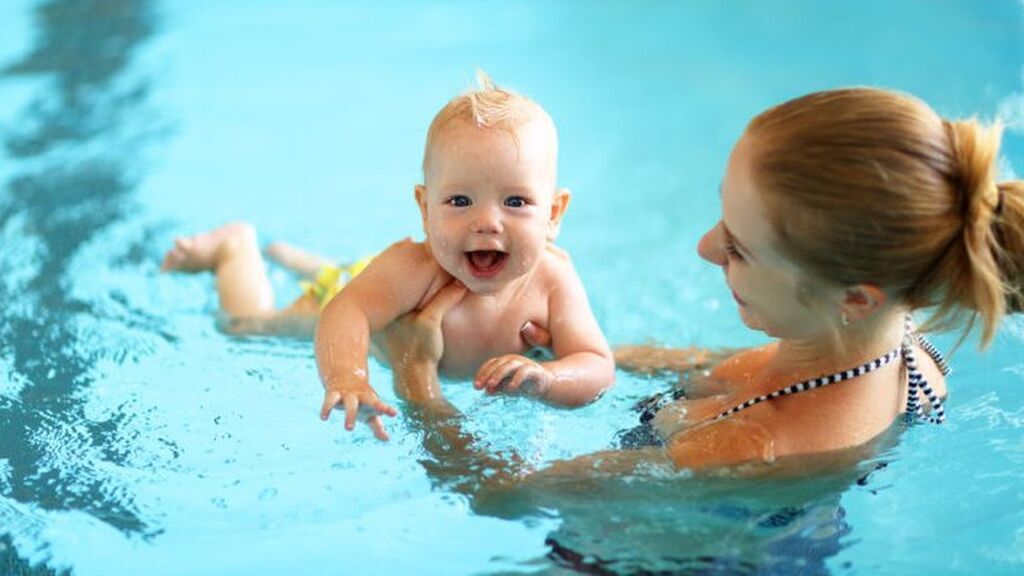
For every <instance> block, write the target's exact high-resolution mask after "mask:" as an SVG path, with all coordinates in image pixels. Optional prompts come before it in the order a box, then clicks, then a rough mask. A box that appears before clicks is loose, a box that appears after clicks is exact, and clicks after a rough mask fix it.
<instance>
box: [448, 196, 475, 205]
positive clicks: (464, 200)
mask: <svg viewBox="0 0 1024 576" xmlns="http://www.w3.org/2000/svg"><path fill="white" fill-rule="evenodd" d="M472 203H473V202H471V201H470V199H469V197H468V196H462V195H459V196H452V197H451V198H449V199H448V200H445V204H450V205H451V206H454V207H456V208H465V207H466V206H469V205H470V204H472Z"/></svg>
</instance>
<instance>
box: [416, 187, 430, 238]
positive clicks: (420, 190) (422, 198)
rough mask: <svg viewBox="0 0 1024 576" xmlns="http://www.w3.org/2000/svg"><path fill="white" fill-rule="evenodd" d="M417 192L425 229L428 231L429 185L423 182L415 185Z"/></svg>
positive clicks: (417, 201)
mask: <svg viewBox="0 0 1024 576" xmlns="http://www.w3.org/2000/svg"><path fill="white" fill-rule="evenodd" d="M413 190H414V191H415V193H416V205H417V206H419V207H420V216H422V217H423V231H424V232H426V231H427V187H426V186H424V185H423V184H417V185H415V186H413Z"/></svg>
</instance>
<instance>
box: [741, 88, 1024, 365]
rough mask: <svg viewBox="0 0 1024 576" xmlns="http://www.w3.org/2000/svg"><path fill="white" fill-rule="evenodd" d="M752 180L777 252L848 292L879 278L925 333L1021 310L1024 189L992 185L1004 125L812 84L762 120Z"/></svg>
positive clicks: (906, 99)
mask: <svg viewBox="0 0 1024 576" xmlns="http://www.w3.org/2000/svg"><path fill="white" fill-rule="evenodd" d="M747 134H748V136H749V137H750V138H751V140H752V141H753V142H755V148H754V149H755V153H754V154H755V159H754V161H753V162H754V179H755V182H757V184H758V186H759V188H760V189H761V190H762V191H763V193H764V195H765V197H764V199H765V203H766V205H767V207H768V211H769V218H770V219H771V221H772V226H773V229H774V231H775V232H776V234H777V236H778V237H779V239H780V243H781V248H782V249H783V251H784V252H786V253H787V254H789V255H790V256H791V257H793V258H794V260H796V261H797V262H801V263H803V264H804V265H805V266H806V267H807V268H808V269H809V271H811V272H812V273H813V274H814V275H815V276H817V277H819V278H823V279H828V280H830V281H832V282H836V283H838V284H839V285H841V286H854V285H857V284H861V283H873V284H876V285H878V286H879V287H881V288H883V289H884V290H885V291H886V292H888V293H889V294H890V295H891V296H892V297H894V298H896V299H897V301H899V302H903V303H905V304H906V305H908V306H909V307H910V308H911V309H916V308H923V307H934V310H933V313H932V316H931V320H930V322H929V323H928V325H927V327H930V328H948V327H952V326H954V325H957V324H960V323H961V321H964V320H966V326H967V328H966V329H967V330H969V329H970V327H971V326H973V325H974V323H975V321H976V320H980V321H981V327H982V331H981V342H982V345H986V344H988V343H989V341H991V339H992V337H993V335H994V334H995V330H996V327H997V326H998V324H999V321H1000V320H1001V318H1002V317H1003V315H1004V314H1005V313H1006V312H1007V311H1019V310H1021V308H1022V304H1024V299H1022V296H1021V285H1022V281H1024V183H1022V182H1019V181H1012V182H1003V183H999V184H997V183H996V160H997V157H998V151H999V141H1000V135H1001V129H1000V127H999V126H998V125H994V126H985V125H982V124H980V123H979V122H977V121H976V120H964V121H949V120H946V119H944V118H942V117H940V116H939V115H938V114H936V113H935V112H934V111H933V110H932V109H931V108H930V107H928V105H927V104H925V103H924V102H922V101H920V100H918V99H916V98H913V97H910V96H907V95H904V94H899V93H895V92H890V91H886V90H878V89H870V88H852V89H842V90H830V91H825V92H817V93H814V94H809V95H807V96H804V97H801V98H797V99H795V100H791V101H789V102H786V103H784V104H781V105H779V106H776V107H774V108H771V109H769V110H767V111H765V112H764V113H762V114H761V115H759V116H758V117H756V118H755V119H754V120H753V121H752V122H751V123H750V125H749V126H748V128H747Z"/></svg>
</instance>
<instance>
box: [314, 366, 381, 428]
mask: <svg viewBox="0 0 1024 576" xmlns="http://www.w3.org/2000/svg"><path fill="white" fill-rule="evenodd" d="M339 404H340V405H342V406H343V407H344V409H345V429H346V430H352V429H354V428H355V426H356V417H357V416H359V415H360V414H361V415H362V416H363V418H364V419H365V420H366V423H367V424H369V425H370V429H371V430H373V435H374V436H376V437H377V439H378V440H383V441H387V440H388V433H387V430H385V429H384V421H383V420H381V418H380V415H381V414H386V415H388V416H394V415H395V414H398V411H397V410H395V409H394V408H392V407H391V406H388V405H387V404H385V403H383V402H381V400H380V398H378V397H377V393H376V392H374V390H373V388H372V387H371V386H370V384H369V383H368V382H367V381H366V378H365V377H360V376H357V375H352V376H351V377H348V378H334V379H332V380H331V381H329V382H325V383H324V404H323V406H322V407H321V408H320V419H321V420H327V418H328V417H330V415H331V410H333V409H334V408H336V407H337V406H338V405H339Z"/></svg>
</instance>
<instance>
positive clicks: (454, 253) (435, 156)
mask: <svg viewBox="0 0 1024 576" xmlns="http://www.w3.org/2000/svg"><path fill="white" fill-rule="evenodd" d="M478 81H479V84H480V86H479V88H478V89H477V90H474V91H471V92H468V93H466V94H463V95H460V96H458V97H456V98H454V99H452V100H451V101H450V102H448V104H447V105H445V107H444V108H442V109H441V111H440V112H438V114H437V116H435V117H434V121H433V122H432V123H431V125H430V130H429V131H428V133H427V145H426V150H425V152H424V157H423V177H424V183H423V184H422V185H419V186H416V201H417V202H418V203H419V206H420V211H421V212H422V215H423V228H424V231H425V232H426V234H427V245H428V246H429V248H430V250H431V253H432V254H433V255H434V258H435V259H436V260H437V262H438V263H439V264H440V265H441V267H443V268H444V269H445V270H446V271H447V272H448V273H449V274H451V275H452V276H454V277H456V278H457V279H459V280H461V281H462V282H463V283H464V284H466V286H467V287H468V288H469V289H470V290H472V291H474V292H477V293H482V294H491V293H496V292H499V291H501V290H502V289H503V288H504V287H506V286H508V285H509V283H510V282H511V281H513V280H515V279H518V278H522V277H525V276H527V275H528V274H530V273H532V271H533V270H534V269H535V267H536V265H537V263H538V262H539V261H540V258H541V256H542V255H543V253H544V251H545V249H546V248H547V244H548V242H551V241H553V240H554V239H555V237H556V236H557V234H558V226H559V223H560V222H561V218H562V215H563V214H564V213H565V209H566V207H567V206H568V204H569V193H568V191H566V190H563V189H558V188H556V179H557V172H558V167H557V164H558V135H557V133H556V131H555V125H554V122H552V120H551V117H550V116H548V114H547V112H545V111H544V109H543V108H541V107H540V106H539V105H538V104H537V103H536V102H533V101H532V100H530V99H529V98H526V97H525V96H522V95H519V94H516V93H514V92H511V91H509V90H505V89H502V88H498V87H496V86H495V85H494V84H493V83H492V82H491V80H490V79H489V78H488V77H487V76H486V75H485V74H483V73H482V72H480V73H478Z"/></svg>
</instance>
